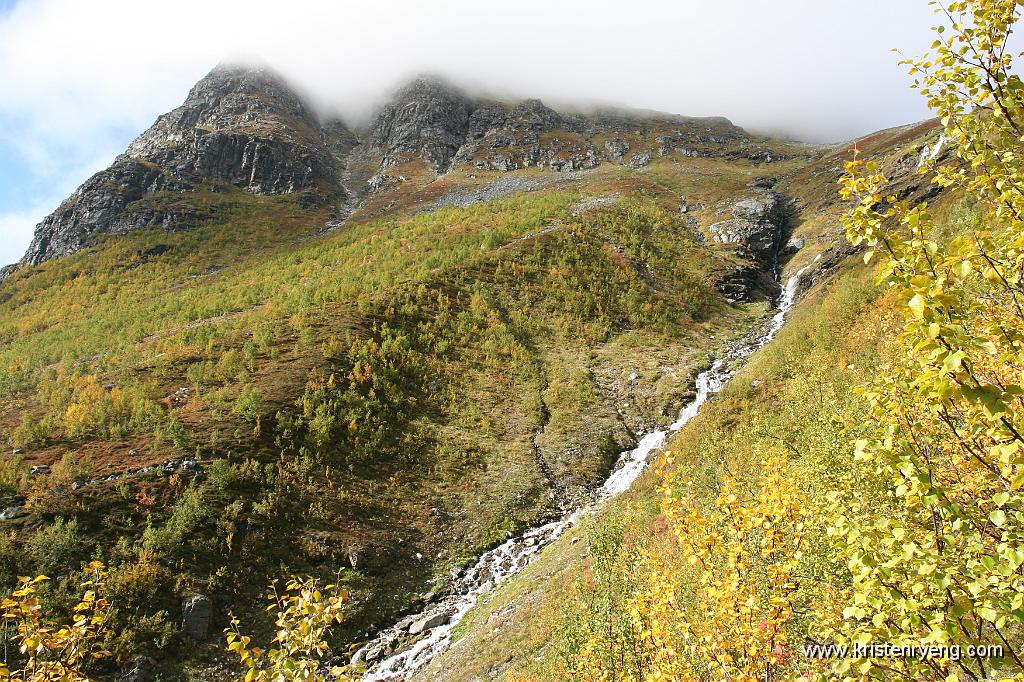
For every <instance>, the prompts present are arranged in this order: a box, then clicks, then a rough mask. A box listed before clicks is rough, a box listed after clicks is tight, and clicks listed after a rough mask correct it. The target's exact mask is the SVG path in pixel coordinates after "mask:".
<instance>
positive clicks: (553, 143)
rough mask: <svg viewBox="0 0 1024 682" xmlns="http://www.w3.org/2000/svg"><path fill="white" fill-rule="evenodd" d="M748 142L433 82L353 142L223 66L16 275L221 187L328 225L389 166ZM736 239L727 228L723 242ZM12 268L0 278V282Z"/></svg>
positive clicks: (475, 163)
mask: <svg viewBox="0 0 1024 682" xmlns="http://www.w3.org/2000/svg"><path fill="white" fill-rule="evenodd" d="M652 141H653V142H652ZM748 141H749V140H748V137H747V135H746V133H745V132H744V131H743V130H742V129H741V128H737V127H736V126H734V125H732V124H731V123H730V122H729V121H727V120H726V119H722V118H703V119H696V118H685V117H682V116H670V115H665V114H653V113H641V112H630V111H618V110H600V111H596V112H591V113H587V114H580V113H565V112H559V111H556V110H554V109H552V108H550V107H548V106H546V105H545V104H544V103H542V102H541V101H540V100H537V99H527V100H523V101H520V102H518V103H514V104H513V103H501V102H495V101H492V100H485V99H474V98H472V97H470V96H468V95H466V94H465V93H464V92H462V91H460V90H458V89H457V88H454V87H452V86H450V85H448V84H446V83H445V82H443V81H441V80H438V79H434V78H418V79H416V80H414V81H413V82H411V83H410V84H408V85H406V86H405V87H403V88H401V89H400V90H398V91H397V93H396V94H395V96H394V97H393V98H392V100H391V101H390V103H388V104H387V105H385V106H384V107H383V108H382V109H381V110H380V112H379V113H378V114H377V115H376V117H375V118H374V119H373V120H372V122H371V123H370V124H369V125H368V126H367V127H366V128H365V129H363V130H361V131H358V132H354V131H353V130H350V129H349V128H348V127H347V126H346V125H345V124H344V123H342V122H341V121H339V120H336V119H333V120H329V121H326V122H321V121H319V120H318V119H317V117H316V116H314V115H313V113H312V109H311V107H310V106H309V105H308V104H306V103H305V102H304V101H303V99H302V98H301V97H300V95H298V94H297V93H296V92H295V91H294V90H293V89H292V88H291V87H289V86H288V85H287V84H286V83H285V82H284V81H283V80H282V79H281V78H280V77H279V76H278V75H277V74H275V73H274V72H272V71H270V70H268V69H265V68H258V67H247V66H235V65H223V66H218V67H217V68H216V69H214V70H213V71H212V72H210V74H209V75H207V76H206V77H205V78H203V79H202V80H201V81H199V83H197V84H196V85H195V87H193V88H192V90H191V92H189V95H188V97H187V99H186V100H185V102H184V103H183V104H182V105H181V106H180V107H178V108H177V109H175V110H174V111H171V112H170V113H167V114H164V115H163V116H161V117H160V118H159V119H157V121H156V123H154V124H153V126H152V127H150V128H149V130H147V131H145V132H144V133H142V134H141V135H140V136H139V137H138V138H137V139H136V140H135V141H134V142H132V144H131V145H130V146H129V147H128V149H127V150H126V151H125V153H124V154H122V155H121V156H119V157H118V158H117V159H116V160H115V161H114V163H113V164H112V165H111V166H110V168H108V169H106V170H103V171H100V172H99V173H97V174H96V175H94V176H93V177H91V178H89V179H88V180H87V181H86V182H85V183H83V184H82V186H81V187H79V188H78V189H77V190H76V191H75V193H74V194H72V195H71V196H70V197H69V198H68V199H66V200H65V201H64V202H63V203H62V204H61V205H60V206H59V207H58V208H57V210H55V211H54V212H53V213H52V214H51V215H49V216H47V217H46V218H45V219H44V220H43V221H42V222H41V223H40V224H39V225H38V226H37V227H36V233H35V237H34V239H33V240H32V243H31V244H30V246H29V248H28V250H27V252H26V253H25V256H24V257H23V258H22V260H21V261H20V265H35V264H38V263H41V262H43V261H44V260H47V259H49V258H54V257H57V256H64V255H68V254H72V253H74V252H76V251H79V250H81V249H82V248H85V247H86V246H88V245H89V244H91V243H94V242H95V241H96V239H97V237H99V236H100V235H120V234H124V233H126V232H129V231H131V230H137V229H140V228H146V227H156V228H160V229H164V230H179V229H186V228H189V227H192V226H194V225H196V224H199V223H201V222H202V221H203V220H205V219H207V218H209V217H211V215H210V214H209V213H208V210H200V209H198V208H197V207H196V204H199V202H192V201H190V200H189V199H188V196H189V194H190V193H191V192H195V191H199V190H203V191H218V190H220V189H223V188H225V186H228V185H233V186H235V187H238V188H241V189H244V190H246V191H248V192H252V193H254V194H281V193H291V192H301V193H302V194H301V196H300V199H299V202H298V204H299V206H300V207H301V208H306V209H311V210H312V209H318V208H320V207H324V206H328V205H334V206H335V211H334V212H335V216H334V218H333V219H332V221H333V222H332V223H330V224H331V225H333V226H336V225H337V224H340V223H341V222H342V221H344V220H345V219H346V218H347V217H348V216H349V215H350V214H351V213H352V212H353V211H354V210H356V209H357V208H358V206H359V205H360V203H361V202H362V201H363V200H364V199H366V198H367V197H369V196H370V195H374V194H379V193H383V192H389V191H392V190H393V189H395V188H396V187H399V186H400V185H401V184H402V183H403V182H404V181H405V179H406V178H405V175H404V174H405V173H406V171H404V170H402V169H400V168H397V167H399V166H402V165H403V164H410V163H411V164H416V163H421V164H424V165H425V166H426V168H427V169H429V172H431V173H436V174H443V173H446V172H448V171H449V170H450V169H451V168H453V167H458V166H460V165H461V166H463V167H465V168H468V169H470V170H475V169H481V170H491V171H502V172H508V171H514V170H517V169H521V168H526V167H531V166H532V167H538V168H547V169H550V170H552V171H557V172H563V173H568V172H577V171H584V170H588V169H592V168H594V167H596V166H598V165H599V164H601V163H608V162H610V163H626V164H628V165H629V166H631V167H633V168H636V169H639V168H643V167H645V166H647V165H648V164H649V163H651V162H652V160H653V159H654V158H656V157H659V156H664V155H666V154H670V153H674V152H675V153H682V154H684V155H688V156H710V155H735V154H743V153H746V152H744V151H743V150H744V149H745V148H746V145H747V142H748ZM411 172H412V173H414V174H415V173H418V172H420V171H417V170H415V168H414V169H413V170H412V171H411ZM154 196H159V197H162V198H161V199H160V200H159V201H153V200H151V199H152V198H153V197H154ZM168 197H169V200H168ZM744 229H745V227H744V225H742V224H736V225H734V226H732V227H728V232H729V233H730V234H732V233H736V234H740V233H742V232H743V230H744ZM723 234H725V232H723ZM738 238H744V239H745V238H747V236H744V237H738ZM12 272H13V269H12V268H4V269H3V270H0V281H2V280H3V278H5V277H7V276H9V275H10V274H11V273H12Z"/></svg>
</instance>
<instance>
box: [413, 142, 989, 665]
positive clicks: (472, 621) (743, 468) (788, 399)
mask: <svg viewBox="0 0 1024 682" xmlns="http://www.w3.org/2000/svg"><path fill="white" fill-rule="evenodd" d="M932 129H933V127H932V126H931V125H928V126H922V127H920V128H917V129H916V130H915V132H914V136H912V137H910V136H907V135H906V134H905V133H906V131H905V130H901V131H895V133H896V134H894V135H890V136H886V137H885V143H884V144H883V143H879V144H878V145H877V146H875V147H874V148H872V150H871V151H872V152H873V154H874V158H876V159H877V160H878V161H879V163H880V164H883V165H884V166H886V167H887V168H889V169H890V170H891V169H894V168H898V167H899V166H900V164H903V165H906V163H907V162H906V159H914V160H915V161H916V159H917V157H918V156H919V153H920V149H921V148H922V144H929V145H930V144H933V140H934V134H933V133H931V134H930V133H929V131H931V130H932ZM922 136H923V137H922ZM845 153H847V152H845V151H844V150H840V151H837V153H836V155H835V156H831V155H828V156H825V157H824V158H823V159H822V160H821V161H820V162H818V163H816V164H814V165H812V166H809V167H807V168H803V169H800V170H798V171H797V172H796V173H794V175H793V176H790V177H788V178H786V179H785V180H784V181H783V183H782V186H784V187H786V188H788V189H789V190H790V191H792V192H793V193H794V195H795V197H796V198H797V200H798V201H799V202H800V212H799V214H798V215H797V216H796V220H795V223H794V224H795V236H796V238H803V239H805V240H806V242H807V244H806V246H805V247H804V248H803V250H801V251H800V252H799V253H798V254H797V255H796V256H795V257H794V258H793V259H792V261H791V262H790V263H789V264H788V265H787V267H786V269H785V271H784V273H783V275H784V276H785V275H787V274H789V273H792V272H794V271H795V270H796V269H798V268H802V267H804V266H805V265H810V266H811V267H810V269H809V270H808V271H807V273H806V275H805V284H806V285H807V286H806V288H807V291H806V293H805V294H804V295H803V299H802V300H801V302H800V303H799V304H798V305H797V307H796V308H794V310H793V311H792V312H791V314H790V316H789V318H788V322H787V324H786V326H785V327H784V328H783V329H782V330H781V331H780V332H779V334H778V335H777V337H776V338H775V339H774V340H773V341H772V342H771V343H770V344H769V345H767V346H766V347H765V348H763V349H762V350H760V351H758V352H757V353H756V354H755V355H753V356H752V357H751V359H750V360H749V362H748V364H747V365H746V366H745V367H744V368H743V369H742V370H741V371H740V372H739V373H738V374H737V375H736V376H735V377H734V378H733V380H732V381H731V382H730V383H729V384H728V385H727V387H726V388H725V389H724V390H723V391H722V392H721V393H720V394H719V395H718V396H717V398H716V399H715V400H714V401H712V402H711V403H709V404H707V405H705V406H704V408H703V409H702V410H701V412H700V414H699V415H698V417H697V418H696V419H694V420H693V421H691V422H690V423H689V424H688V425H687V426H686V427H685V428H684V429H683V430H682V431H681V432H680V433H679V434H678V435H677V436H676V437H675V439H674V440H673V441H672V442H671V443H670V444H669V445H668V446H667V447H666V450H667V451H668V452H670V453H671V458H670V459H668V460H666V459H665V458H664V457H663V458H662V459H661V461H660V462H659V464H658V465H657V466H655V467H652V469H651V470H649V471H648V472H647V473H645V474H644V476H643V477H642V478H641V479H640V480H639V481H638V482H637V484H636V485H634V487H633V488H632V489H631V490H630V491H629V492H628V493H626V494H625V495H623V496H622V497H620V498H616V499H615V500H613V501H612V502H611V503H610V504H607V505H605V506H604V507H602V508H601V509H600V510H599V511H598V512H597V513H595V514H593V515H591V516H589V517H587V518H586V519H585V520H584V521H583V522H582V523H581V524H580V525H579V526H577V527H575V528H573V529H572V530H571V531H569V532H568V533H567V534H566V535H565V536H563V537H562V538H560V539H559V540H558V541H557V542H556V543H555V544H553V545H552V546H551V547H550V548H548V549H547V550H545V554H544V555H543V556H542V558H541V559H540V560H539V561H538V562H537V563H535V564H534V565H532V566H531V567H529V568H528V569H527V570H526V571H524V572H523V573H522V574H520V575H518V576H516V577H515V578H513V579H512V580H511V581H509V582H508V583H506V584H504V585H502V586H501V587H500V588H499V589H497V590H496V591H495V592H494V593H493V594H492V595H490V596H489V597H488V598H487V599H485V600H484V602H483V603H481V604H480V605H479V606H478V607H477V608H476V609H475V610H474V611H472V612H471V613H470V615H469V616H467V618H466V619H465V620H464V621H463V623H462V624H461V625H460V626H459V628H458V630H457V637H456V640H457V641H456V643H455V644H454V645H453V647H452V648H451V649H450V650H449V651H448V652H446V653H445V654H443V655H442V656H440V657H439V658H437V659H436V660H435V661H433V662H432V663H431V664H430V665H428V666H427V667H425V668H424V669H422V670H420V671H418V672H417V674H416V676H415V677H414V679H416V680H452V681H455V680H458V681H468V680H481V679H495V680H496V679H501V680H517V681H520V682H524V681H526V680H563V679H564V680H591V679H595V680H596V679H602V678H600V677H599V675H598V674H597V672H596V670H597V668H596V667H595V666H594V665H593V661H594V657H597V658H599V659H602V660H604V661H605V664H606V666H605V668H604V669H605V670H606V671H607V670H608V669H609V666H610V667H611V668H613V669H614V668H615V667H616V666H618V668H619V671H620V672H619V674H618V676H616V677H615V679H624V680H626V679H635V678H636V679H639V677H635V676H636V675H639V674H640V673H639V672H638V671H639V670H641V669H642V668H641V663H640V661H641V660H644V661H647V662H649V656H652V655H655V654H654V653H653V651H652V650H651V648H650V647H651V644H650V643H649V641H645V640H643V639H642V637H641V635H640V633H639V632H638V631H636V630H635V629H634V625H633V624H634V622H635V618H636V612H635V611H634V610H633V609H635V608H637V600H638V599H641V598H642V597H643V596H644V595H645V590H647V589H648V585H647V583H646V582H645V581H646V577H645V576H646V575H648V574H649V573H650V571H651V563H650V562H651V561H652V559H651V557H657V560H658V561H659V562H661V563H660V564H659V566H660V569H661V570H662V571H663V572H665V573H666V574H668V575H672V576H673V577H674V578H675V579H676V580H677V581H678V583H676V584H677V589H678V590H679V591H678V592H677V593H675V594H676V596H675V597H674V599H677V600H678V602H677V603H680V604H682V605H683V606H682V608H683V609H684V610H685V609H687V608H689V609H693V614H694V615H693V617H694V618H695V619H696V620H700V618H701V617H702V615H697V614H704V613H705V612H706V611H704V610H701V611H698V609H705V608H707V604H708V603H709V602H716V603H717V601H718V599H719V597H716V596H714V595H711V594H708V593H707V587H706V585H705V584H704V583H703V582H702V581H701V580H700V579H699V576H698V572H697V571H695V570H694V569H693V568H692V567H691V566H690V565H689V564H688V563H687V562H686V561H685V559H684V554H683V552H682V551H681V548H680V544H679V541H678V540H677V539H676V538H675V537H674V536H673V531H672V524H671V523H670V519H669V518H668V517H667V516H666V509H665V506H664V505H665V499H666V496H667V495H669V494H671V495H672V496H675V497H680V498H683V499H686V500H687V501H688V502H689V504H692V505H694V506H695V507H696V508H697V509H699V510H701V514H705V515H714V514H716V513H717V510H718V508H719V507H718V505H719V504H721V500H722V495H723V490H725V489H728V490H731V491H742V492H740V493H738V494H739V496H740V498H741V499H747V498H748V497H749V496H754V497H756V496H757V494H758V491H760V490H763V485H764V484H763V477H764V476H765V475H766V474H767V472H768V471H769V470H770V467H771V466H772V462H774V461H775V460H776V459H777V458H782V459H783V460H784V461H785V462H786V466H785V469H784V475H785V479H786V480H787V481H792V482H795V484H796V485H797V487H798V490H799V494H800V496H801V497H802V499H804V500H806V504H807V508H809V509H813V508H817V509H823V508H832V507H831V506H830V505H833V504H836V501H835V499H834V498H833V497H832V494H833V493H834V492H838V493H839V494H840V497H841V503H840V504H853V502H854V501H856V500H873V501H875V504H877V505H879V508H880V506H881V505H882V504H884V499H885V497H886V492H885V485H884V484H883V482H881V481H880V480H879V479H878V478H877V477H876V476H875V474H874V473H873V471H872V469H871V468H870V467H867V466H864V465H863V464H860V463H857V462H855V461H854V460H853V458H852V457H851V456H850V454H849V452H850V443H851V441H852V440H853V439H856V437H857V434H858V433H859V432H860V431H861V430H862V428H863V425H864V423H865V420H867V419H869V410H868V406H867V403H866V401H865V400H864V398H863V397H862V396H861V394H860V393H859V392H858V391H856V390H855V389H856V387H858V386H861V385H864V384H866V383H868V382H870V381H871V380H873V379H875V378H876V377H878V376H879V371H880V368H882V367H884V366H886V363H888V362H889V361H891V360H892V359H893V356H894V354H895V353H897V352H898V350H897V349H896V348H895V347H894V345H893V338H894V337H895V335H896V333H897V331H898V327H899V316H898V314H897V312H896V310H895V307H894V301H893V300H891V299H890V298H888V297H886V296H885V295H884V294H883V292H881V291H880V290H879V289H878V288H877V287H876V285H875V284H874V282H873V273H872V269H871V268H869V267H866V266H865V265H864V264H863V262H862V259H861V258H860V257H859V254H858V255H857V256H856V257H851V256H850V255H849V251H850V249H849V247H848V246H846V245H845V244H844V242H843V241H841V240H843V233H842V229H841V228H840V227H839V225H838V218H839V214H840V211H841V205H840V203H839V201H838V198H837V197H836V196H835V195H832V197H831V198H828V197H827V196H826V195H824V194H818V193H817V192H821V193H824V192H827V185H825V184H824V183H823V182H822V183H821V184H820V185H818V186H816V185H814V184H810V183H808V181H807V178H813V177H817V176H819V175H824V174H826V173H831V172H834V173H835V175H834V176H833V177H831V178H830V181H831V182H835V179H836V177H838V174H839V171H838V170H837V168H838V167H837V166H836V163H837V158H839V159H841V158H842V155H843V154H845ZM904 186H908V187H909V185H904ZM913 191H914V192H920V191H922V190H921V189H918V188H916V187H915V188H914V189H913ZM934 208H935V210H936V211H937V212H938V215H939V216H940V219H941V222H942V223H943V224H946V225H949V226H951V227H950V229H951V230H954V231H955V230H957V229H962V226H963V225H967V224H970V223H971V221H974V220H977V213H976V212H975V211H974V210H973V209H972V208H971V207H970V206H969V205H968V204H965V203H962V202H958V201H954V200H953V199H952V198H950V197H948V196H943V197H941V198H940V199H939V200H938V203H937V204H936V205H935V207H934ZM956 226H961V227H956ZM819 254H820V255H822V256H823V257H822V258H820V259H819V260H817V261H815V260H814V258H815V256H817V255H819ZM669 491H671V493H669ZM722 524H724V525H727V522H726V520H724V519H723V520H722ZM826 530H827V524H825V523H819V524H818V525H817V526H813V527H810V528H808V529H806V533H805V534H806V540H805V541H804V548H803V556H802V559H801V561H800V563H799V569H798V571H797V572H798V574H799V575H800V577H801V579H800V593H799V596H798V598H797V601H799V602H800V603H803V604H805V605H807V606H808V607H809V606H810V605H812V604H813V605H820V604H822V603H825V602H826V601H827V600H829V599H834V598H835V596H836V594H838V593H841V592H842V590H843V589H845V587H846V584H847V583H845V582H844V581H846V580H848V577H847V578H844V577H843V576H844V574H845V569H844V567H843V565H842V562H841V561H838V560H837V554H836V550H835V548H834V546H833V545H832V541H831V539H830V538H829V536H828V534H827V533H826ZM709 532H710V531H709ZM755 582H756V581H755ZM816 631H820V624H819V622H818V621H816V620H814V617H812V612H811V610H810V608H807V609H806V610H804V611H803V612H802V613H800V614H798V615H797V617H795V618H793V619H792V620H791V621H790V622H789V623H788V626H787V629H786V636H787V638H788V640H787V641H788V644H787V646H788V647H789V651H791V652H797V651H799V649H800V646H801V645H802V644H803V643H804V642H805V641H806V637H807V636H808V633H811V634H813V633H814V632H816ZM604 657H610V658H604ZM613 660H614V661H615V662H612V661H613ZM791 660H792V668H790V670H791V671H792V672H794V673H795V674H798V673H804V672H806V673H808V674H812V675H813V674H823V675H825V676H828V675H829V674H830V673H829V671H830V670H831V669H830V668H829V667H828V666H829V664H828V662H824V661H818V662H814V661H808V660H806V659H803V660H800V659H799V658H798V656H797V655H796V654H795V653H794V654H793V656H792V658H791ZM633 667H635V669H631V668H633Z"/></svg>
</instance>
